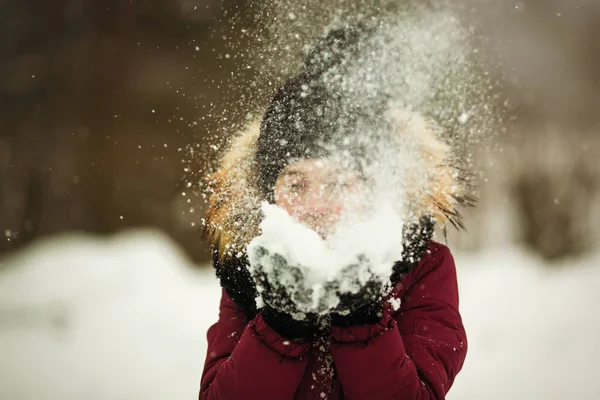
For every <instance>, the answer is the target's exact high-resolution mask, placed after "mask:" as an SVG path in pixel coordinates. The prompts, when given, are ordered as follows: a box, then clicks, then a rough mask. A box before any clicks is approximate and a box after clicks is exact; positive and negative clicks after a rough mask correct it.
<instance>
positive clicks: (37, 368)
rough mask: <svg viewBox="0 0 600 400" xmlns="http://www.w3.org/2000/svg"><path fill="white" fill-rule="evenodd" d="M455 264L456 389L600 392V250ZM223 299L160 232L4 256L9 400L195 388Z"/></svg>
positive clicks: (161, 399)
mask: <svg viewBox="0 0 600 400" xmlns="http://www.w3.org/2000/svg"><path fill="white" fill-rule="evenodd" d="M456 260H457V265H458V267H459V274H460V277H459V279H460V289H461V309H462V313H463V318H464V321H465V325H466V327H467V334H468V337H469V353H468V357H467V362H466V364H465V367H464V369H463V371H462V372H461V373H460V375H459V376H458V378H457V380H456V383H455V386H454V388H453V389H452V390H451V392H450V394H449V396H448V399H450V400H460V399H465V400H471V399H472V400H482V399H492V400H493V399H497V400H507V399H527V400H532V399H545V400H548V399H557V400H558V399H560V400H564V399H599V398H600V389H598V384H597V382H598V374H599V373H600V349H599V343H598V341H599V338H600V312H598V309H597V307H598V306H599V305H600V290H599V288H600V254H597V255H592V256H588V257H586V258H585V259H579V260H572V262H564V263H562V264H561V265H558V266H553V268H547V267H544V266H543V263H542V262H541V261H539V260H538V259H536V258H535V257H533V256H531V255H529V254H527V253H524V252H522V251H520V250H518V249H514V248H513V249H493V250H490V251H487V252H486V253H485V254H478V255H457V256H456ZM219 295H220V289H219V286H218V282H217V281H216V279H215V278H214V274H213V271H212V269H211V268H207V269H204V270H202V271H200V272H198V271H196V270H194V269H192V268H191V265H189V261H188V260H186V258H185V256H184V255H183V253H182V252H181V251H180V250H179V249H178V248H177V247H176V246H175V245H174V244H173V243H172V242H171V241H170V240H168V239H167V238H166V237H165V236H164V235H162V234H160V233H157V232H153V231H132V232H129V233H124V234H120V235H117V236H114V237H112V238H111V239H98V238H95V237H91V236H62V237H57V238H53V239H50V240H47V241H45V242H42V243H38V244H35V245H33V246H32V247H30V248H28V249H25V250H24V251H22V252H20V253H18V254H16V255H14V256H12V257H10V258H8V259H4V260H3V261H0V399H3V400H4V399H6V400H34V399H35V400H38V399H45V400H94V399H111V400H121V399H123V400H125V399H127V400H135V399H140V400H141V399H144V400H171V399H194V398H197V390H198V387H199V381H200V374H201V372H202V365H203V362H204V355H205V351H206V337H205V332H206V329H207V328H208V327H209V326H210V324H212V323H213V322H214V321H215V320H216V317H217V307H218V300H219Z"/></svg>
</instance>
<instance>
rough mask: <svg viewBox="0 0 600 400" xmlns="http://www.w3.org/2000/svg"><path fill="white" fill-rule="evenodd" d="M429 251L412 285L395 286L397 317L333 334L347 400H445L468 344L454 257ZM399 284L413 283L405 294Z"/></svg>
mask: <svg viewBox="0 0 600 400" xmlns="http://www.w3.org/2000/svg"><path fill="white" fill-rule="evenodd" d="M430 251H431V252H430V253H429V254H428V255H426V256H425V259H424V261H422V262H421V265H420V267H418V268H417V269H416V270H415V271H413V272H411V273H410V274H413V276H412V279H405V280H403V281H401V282H400V284H399V285H398V287H397V292H396V293H395V295H394V297H396V298H399V299H401V300H402V304H401V306H400V309H399V310H398V311H393V310H392V309H391V308H390V307H386V311H384V317H383V319H382V320H381V322H380V323H379V324H377V325H362V326H356V327H350V328H343V327H334V328H333V329H332V344H331V346H332V353H333V358H334V361H335V365H336V369H337V372H338V376H339V379H340V382H341V384H342V388H343V390H344V394H345V398H346V399H349V400H359V399H380V400H388V399H389V400H392V399H394V400H424V399H435V400H442V399H445V397H446V393H447V392H448V390H449V389H450V387H451V386H452V383H453V381H454V378H455V376H456V374H457V373H458V372H459V371H460V369H461V368H462V365H463V362H464V360H465V356H466V352H467V340H466V335H465V330H464V328H463V325H462V321H461V317H460V314H459V311H458V286H457V278H456V268H455V265H454V260H453V257H452V255H451V254H450V250H449V249H448V248H447V247H446V246H443V245H440V244H436V245H435V246H433V245H432V248H430ZM407 277H408V276H407ZM402 282H412V283H410V287H408V288H404V287H402Z"/></svg>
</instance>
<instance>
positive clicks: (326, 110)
mask: <svg viewBox="0 0 600 400" xmlns="http://www.w3.org/2000/svg"><path fill="white" fill-rule="evenodd" d="M362 36H363V34H362V33H360V31H357V30H338V31H333V32H331V33H330V34H329V35H328V36H327V37H326V38H325V39H324V40H321V41H320V42H319V44H318V45H317V46H315V48H314V49H313V51H311V52H310V53H309V55H308V56H307V59H306V61H305V67H304V70H303V71H302V72H300V73H299V74H298V75H297V76H295V77H293V78H291V79H290V80H288V81H287V82H286V83H285V84H284V85H283V86H282V87H281V88H280V89H279V91H278V92H277V94H276V96H275V97H274V99H273V100H272V102H271V104H270V105H269V107H268V109H267V112H266V113H265V115H264V116H263V119H262V121H261V123H260V126H251V127H250V128H249V129H247V130H246V131H245V132H242V133H241V134H240V135H239V137H238V138H237V139H236V140H235V141H234V143H233V145H232V147H231V149H230V151H229V152H228V153H227V154H226V156H225V158H224V159H223V161H222V164H221V168H220V170H219V171H218V172H217V174H215V175H214V176H213V177H212V178H211V182H212V184H213V190H214V191H213V194H212V196H211V199H210V209H209V212H208V218H207V223H206V232H205V234H206V237H207V239H208V240H209V242H210V243H211V245H212V246H213V249H214V265H215V268H216V270H217V276H218V277H219V278H220V281H221V284H222V286H223V292H222V299H221V304H220V314H219V320H218V322H217V323H215V324H214V325H213V326H212V327H211V328H210V329H209V331H208V351H207V356H206V362H205V366H204V372H203V374H202V382H201V389H200V395H199V398H200V399H229V400H235V399H244V400H248V399H281V400H287V399H290V400H291V399H354V400H359V399H376V400H386V399H390V400H391V399H395V400H414V399H438V400H440V399H444V398H445V396H446V393H447V392H448V390H450V387H451V386H452V383H453V381H454V379H455V377H456V375H457V374H458V372H459V371H460V369H461V367H462V365H463V362H464V360H465V355H466V352H467V341H466V336H465V330H464V328H463V324H462V321H461V316H460V313H459V310H458V288H457V278H456V270H455V265H454V260H453V258H452V255H451V253H450V250H449V249H448V248H447V247H446V246H444V245H442V244H440V243H436V242H434V241H432V240H431V236H432V232H433V224H434V222H435V221H437V222H441V223H446V222H451V223H454V224H457V223H458V224H460V217H459V215H458V213H457V212H456V208H457V207H458V206H460V205H465V204H468V203H469V202H470V199H469V197H468V196H467V195H466V194H465V193H466V191H464V190H463V189H464V188H463V186H462V185H463V180H462V179H461V176H460V174H459V172H460V171H458V170H457V169H456V168H454V167H453V166H452V165H451V163H449V162H448V159H449V155H448V148H447V147H446V146H445V145H444V144H442V143H440V142H439V141H438V140H437V138H436V137H435V136H434V135H433V134H432V129H431V125H430V123H428V122H427V121H425V120H424V119H422V118H421V117H419V116H418V115H417V114H414V113H408V112H405V111H401V110H392V111H388V112H384V111H385V110H383V107H384V103H385V102H380V103H377V102H376V101H374V102H370V105H369V107H371V108H370V109H369V110H368V112H365V110H364V104H362V105H360V104H359V105H357V104H356V103H355V102H345V101H344V100H343V99H342V98H341V96H338V95H335V94H332V92H331V91H330V90H328V89H327V88H326V87H325V85H324V83H323V82H325V80H324V78H323V77H324V76H325V75H326V74H329V73H331V71H335V74H334V75H336V74H337V75H339V74H343V73H344V71H347V69H345V68H347V65H349V64H350V61H351V60H352V59H353V57H356V54H357V52H358V51H360V48H361V47H360V46H361V43H362V42H363V40H362ZM350 103H352V104H350ZM386 104H387V103H386ZM378 107H379V108H378ZM365 115H367V117H365ZM368 116H374V117H376V118H371V117H368ZM365 118H366V120H365ZM369 118H371V119H369ZM365 126H371V127H372V126H376V127H377V129H381V130H384V131H386V132H388V133H390V134H391V136H394V135H397V138H398V137H399V138H400V140H397V141H396V143H408V142H409V141H410V143H411V146H413V147H415V148H416V149H417V151H418V153H419V154H420V155H421V157H420V160H421V161H420V162H415V163H413V165H411V167H410V170H411V171H409V173H408V177H409V178H410V177H412V180H411V179H407V181H408V182H416V181H419V182H418V184H417V183H415V184H414V185H413V186H414V187H413V188H412V191H411V190H409V193H408V194H407V196H406V198H407V202H408V208H410V209H411V210H412V211H411V215H412V216H413V217H414V218H412V219H411V220H412V223H408V224H405V228H404V232H403V238H404V239H403V240H404V241H403V244H404V246H403V257H402V259H401V260H400V261H398V262H396V263H395V264H394V266H393V272H392V274H391V276H390V282H391V285H392V286H391V290H389V291H388V293H387V294H386V295H385V296H382V295H381V294H380V293H381V286H377V284H376V282H375V281H373V282H369V283H367V284H366V285H364V287H362V288H361V289H360V291H359V292H358V293H354V294H350V293H346V294H344V293H338V294H339V295H340V299H341V301H340V304H339V305H338V306H337V307H336V308H335V310H332V311H331V313H330V314H329V315H327V317H326V323H324V324H323V323H322V320H321V319H319V318H317V317H315V316H314V315H313V316H311V315H307V316H306V318H303V319H298V318H296V317H295V313H296V311H297V310H295V309H294V302H293V301H291V300H290V295H289V293H288V292H287V291H286V288H285V286H284V285H280V284H279V282H277V281H276V280H275V279H274V278H273V275H269V274H266V273H261V270H260V268H253V269H252V270H253V271H254V273H252V274H251V273H250V270H249V265H248V257H247V254H246V249H247V247H246V246H247V245H248V243H249V242H250V241H251V240H252V238H254V237H256V236H257V235H258V234H259V232H258V222H259V221H260V219H261V213H260V208H259V204H260V202H261V201H268V202H270V203H273V204H276V205H278V206H280V207H281V208H283V209H284V210H286V211H287V212H288V214H289V215H291V216H292V217H294V218H295V219H296V220H298V221H300V222H302V223H303V224H305V225H306V226H308V227H310V228H312V229H313V230H315V231H316V232H318V233H319V234H321V236H323V237H326V236H327V235H328V233H329V232H331V229H332V227H334V226H335V225H336V224H337V223H338V222H339V220H340V219H341V218H343V216H344V215H345V214H347V213H352V212H354V211H355V210H357V209H361V208H362V207H364V206H365V204H362V203H361V202H360V201H358V202H357V201H348V199H356V198H362V199H364V196H363V197H361V196H356V195H357V194H360V193H362V192H364V191H365V178H364V171H362V170H361V167H360V166H357V167H356V168H353V167H351V166H348V165H347V164H346V163H342V162H339V160H336V159H335V158H333V157H331V148H333V147H336V146H338V145H341V144H342V143H346V142H347V141H344V138H347V137H348V135H351V134H352V133H353V132H356V131H357V130H360V129H361V127H365ZM340 132H342V133H341V134H340ZM409 139H410V140H409ZM350 152H351V153H353V154H354V155H360V154H362V152H364V146H362V147H361V145H357V146H354V147H352V148H351V150H350ZM357 165H358V164H357ZM425 187H426V188H427V189H426V190H425V189H424V188H425ZM363 203H364V202H363ZM307 251H310V249H307ZM267 256H269V255H268V254H267ZM280 261H281V262H280V263H278V264H273V265H275V267H274V268H275V269H281V270H282V271H283V270H286V269H287V270H289V269H290V268H291V267H290V266H289V265H287V263H286V262H285V260H280ZM256 271H258V272H256ZM296 272H298V271H296ZM297 279H298V280H299V281H301V280H302V279H303V276H302V273H301V271H300V272H298V276H297ZM257 286H259V287H260V288H261V290H262V291H261V295H262V301H263V302H264V306H262V307H260V308H259V307H257V301H256V298H257ZM261 305H262V304H261Z"/></svg>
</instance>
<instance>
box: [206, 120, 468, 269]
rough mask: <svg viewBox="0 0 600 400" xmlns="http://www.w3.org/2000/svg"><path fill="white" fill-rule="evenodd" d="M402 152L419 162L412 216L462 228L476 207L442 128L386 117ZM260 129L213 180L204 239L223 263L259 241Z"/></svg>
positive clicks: (249, 131)
mask: <svg viewBox="0 0 600 400" xmlns="http://www.w3.org/2000/svg"><path fill="white" fill-rule="evenodd" d="M387 119H388V121H389V122H390V123H391V126H392V128H393V129H394V130H395V133H396V135H395V136H394V137H397V138H398V146H399V148H401V146H403V145H405V144H406V143H410V145H411V146H413V147H414V150H415V153H416V155H417V156H418V157H416V159H417V160H418V162H416V163H415V164H416V165H414V167H413V166H412V165H411V168H410V170H409V171H408V172H407V175H406V183H407V184H406V186H407V188H408V189H407V196H406V202H407V204H408V205H409V207H410V209H411V210H412V215H413V216H416V217H417V218H420V217H422V216H432V217H434V218H435V220H436V221H437V222H438V223H440V224H442V225H447V224H448V223H450V224H452V225H454V226H455V227H460V228H462V227H463V225H462V218H461V215H460V213H459V211H458V208H459V207H460V206H472V205H474V202H475V200H474V198H473V197H472V195H471V185H470V183H469V179H468V177H467V176H465V173H464V171H462V170H461V169H460V168H459V167H458V164H457V163H456V162H455V161H456V160H455V159H454V157H453V155H452V153H451V149H450V146H449V145H447V144H446V143H443V142H442V141H441V139H440V138H439V135H438V134H439V128H438V127H437V126H436V125H435V123H434V122H433V121H430V120H427V119H426V118H424V117H423V116H421V115H420V114H418V113H415V112H411V111H406V110H398V109H397V110H392V111H390V112H389V113H388V115H387ZM259 133H260V123H259V122H258V121H254V122H252V123H250V124H249V125H248V126H247V127H246V129H244V130H242V131H241V132H239V134H238V135H236V137H235V138H234V140H233V141H232V143H231V146H230V148H229V150H228V151H227V153H226V154H225V155H224V157H223V159H222V161H221V164H220V168H219V170H218V171H217V172H216V173H214V174H213V175H211V176H209V177H208V184H209V187H210V189H211V195H210V198H209V209H208V213H207V218H206V222H205V226H204V238H205V239H206V240H207V241H208V242H209V243H210V244H211V245H212V246H213V248H214V250H216V251H217V252H218V255H219V259H220V261H225V260H226V259H228V258H230V257H231V256H234V257H241V256H242V255H243V254H244V252H245V248H246V245H247V244H248V243H249V242H250V241H251V240H252V239H253V238H254V237H256V236H257V235H258V233H259V232H258V225H259V223H260V221H261V218H262V215H261V212H260V202H261V200H262V199H261V197H260V194H259V190H258V187H257V179H256V171H255V166H254V154H255V148H256V141H257V139H258V136H259Z"/></svg>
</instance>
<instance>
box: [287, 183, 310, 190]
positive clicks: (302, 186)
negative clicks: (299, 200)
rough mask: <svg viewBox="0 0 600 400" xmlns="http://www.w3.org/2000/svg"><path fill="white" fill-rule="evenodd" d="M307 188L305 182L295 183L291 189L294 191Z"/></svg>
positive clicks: (291, 185)
mask: <svg viewBox="0 0 600 400" xmlns="http://www.w3.org/2000/svg"><path fill="white" fill-rule="evenodd" d="M305 188H306V184H305V183H304V182H295V183H292V184H290V189H292V190H302V189H305Z"/></svg>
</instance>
